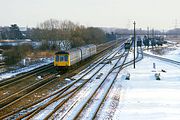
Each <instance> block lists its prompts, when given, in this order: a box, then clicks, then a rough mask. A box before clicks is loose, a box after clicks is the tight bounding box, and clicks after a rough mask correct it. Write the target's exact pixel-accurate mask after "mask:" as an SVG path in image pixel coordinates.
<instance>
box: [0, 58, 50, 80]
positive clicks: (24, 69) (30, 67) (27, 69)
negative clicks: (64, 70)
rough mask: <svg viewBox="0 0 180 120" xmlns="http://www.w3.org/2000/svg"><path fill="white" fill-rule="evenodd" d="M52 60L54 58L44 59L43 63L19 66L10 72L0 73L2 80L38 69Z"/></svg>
mask: <svg viewBox="0 0 180 120" xmlns="http://www.w3.org/2000/svg"><path fill="white" fill-rule="evenodd" d="M51 62H53V58H50V59H49V58H48V59H43V60H42V62H41V63H36V64H33V65H30V66H28V67H24V68H19V69H17V70H13V71H10V72H6V73H3V74H0V81H1V80H4V79H8V78H11V77H14V76H16V75H18V74H21V73H25V72H28V71H31V70H33V69H36V68H38V67H41V66H43V65H47V64H49V63H51Z"/></svg>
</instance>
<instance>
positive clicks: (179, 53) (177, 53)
mask: <svg viewBox="0 0 180 120" xmlns="http://www.w3.org/2000/svg"><path fill="white" fill-rule="evenodd" d="M170 48H172V49H174V50H170V51H166V53H165V54H164V55H162V56H161V57H164V58H168V59H171V60H175V61H180V47H178V46H175V45H174V46H172V47H170ZM144 52H145V53H148V54H153V53H152V52H151V50H145V51H144ZM157 56H160V55H157Z"/></svg>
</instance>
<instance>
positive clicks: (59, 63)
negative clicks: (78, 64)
mask: <svg viewBox="0 0 180 120" xmlns="http://www.w3.org/2000/svg"><path fill="white" fill-rule="evenodd" d="M57 56H58V57H60V56H61V57H64V56H66V57H68V59H67V60H66V61H65V60H60V59H59V60H57V59H56V57H57ZM54 66H58V67H65V66H70V57H69V55H68V54H59V55H55V56H54Z"/></svg>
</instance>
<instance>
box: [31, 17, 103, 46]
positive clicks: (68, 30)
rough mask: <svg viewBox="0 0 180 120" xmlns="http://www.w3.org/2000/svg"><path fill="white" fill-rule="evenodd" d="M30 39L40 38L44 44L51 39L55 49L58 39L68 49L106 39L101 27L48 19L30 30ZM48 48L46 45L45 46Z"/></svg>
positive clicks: (97, 42)
mask: <svg viewBox="0 0 180 120" xmlns="http://www.w3.org/2000/svg"><path fill="white" fill-rule="evenodd" d="M29 33H30V35H29V36H30V39H32V40H40V41H42V42H43V44H44V46H45V45H46V44H48V41H51V43H52V46H53V47H54V49H58V48H57V47H55V46H56V45H57V41H62V43H61V44H63V45H64V46H65V47H67V49H69V48H70V47H69V46H71V47H78V46H82V45H85V44H90V43H92V44H99V43H102V42H105V41H106V37H105V33H104V31H103V30H101V29H100V28H94V27H85V26H83V25H79V24H75V23H73V22H71V21H68V20H65V21H59V20H55V19H50V20H46V21H44V22H43V23H40V24H39V25H38V26H37V27H36V28H33V29H31V30H30V32H29ZM45 48H46V47H45ZM51 48H52V47H51Z"/></svg>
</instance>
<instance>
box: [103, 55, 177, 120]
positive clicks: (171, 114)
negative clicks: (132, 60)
mask: <svg viewBox="0 0 180 120" xmlns="http://www.w3.org/2000/svg"><path fill="white" fill-rule="evenodd" d="M153 63H155V64H156V69H154V68H153ZM162 69H163V70H165V71H166V72H162ZM128 72H129V73H130V75H131V76H130V80H125V77H124V75H125V74H126V73H128ZM156 72H158V73H160V78H161V80H156V79H155V76H154V74H155V73H156ZM119 84H120V85H121V91H120V100H119V103H118V104H119V105H118V107H117V108H116V111H115V113H114V115H113V117H112V118H111V119H114V120H120V119H121V120H179V119H180V96H179V93H180V87H179V86H180V66H176V65H173V64H171V63H167V62H163V61H160V60H157V59H153V58H148V57H145V58H144V59H143V60H142V61H140V62H139V63H137V64H136V69H133V67H132V66H129V67H127V68H125V69H124V70H123V71H122V72H121V73H120V75H119V81H117V82H116V85H115V87H116V86H117V87H118V88H119ZM114 94H116V93H114ZM106 107H107V106H106ZM106 112H107V113H108V111H106ZM107 113H106V114H107ZM104 114H105V112H104ZM107 115H108V114H107ZM104 118H107V116H106V115H103V117H100V119H104Z"/></svg>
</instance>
